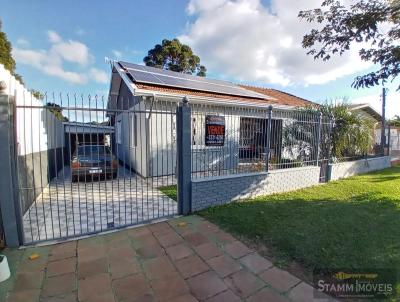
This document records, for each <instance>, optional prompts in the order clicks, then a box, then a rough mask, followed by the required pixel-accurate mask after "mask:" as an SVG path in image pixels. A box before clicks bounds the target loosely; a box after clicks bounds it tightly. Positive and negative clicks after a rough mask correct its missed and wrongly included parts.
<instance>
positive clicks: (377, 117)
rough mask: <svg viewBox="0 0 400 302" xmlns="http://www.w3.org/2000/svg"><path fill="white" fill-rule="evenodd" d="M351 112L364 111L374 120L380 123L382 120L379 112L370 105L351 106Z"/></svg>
mask: <svg viewBox="0 0 400 302" xmlns="http://www.w3.org/2000/svg"><path fill="white" fill-rule="evenodd" d="M349 108H350V111H363V112H365V113H367V114H368V115H370V116H371V117H372V118H373V119H375V120H376V121H378V122H380V121H381V120H382V116H381V114H380V113H379V112H377V111H376V110H375V109H374V108H372V107H371V106H370V105H369V104H366V103H365V104H350V105H349Z"/></svg>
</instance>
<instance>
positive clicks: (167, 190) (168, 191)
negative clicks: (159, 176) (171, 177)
mask: <svg viewBox="0 0 400 302" xmlns="http://www.w3.org/2000/svg"><path fill="white" fill-rule="evenodd" d="M157 189H158V190H160V191H161V192H162V193H164V194H165V195H167V196H168V197H169V198H171V199H173V200H177V199H178V197H177V192H176V185H171V186H165V187H159V188H157Z"/></svg>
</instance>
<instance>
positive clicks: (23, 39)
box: [17, 38, 30, 47]
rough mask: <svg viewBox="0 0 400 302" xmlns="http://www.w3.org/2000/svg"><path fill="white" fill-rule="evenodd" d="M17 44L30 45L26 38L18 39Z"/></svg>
mask: <svg viewBox="0 0 400 302" xmlns="http://www.w3.org/2000/svg"><path fill="white" fill-rule="evenodd" d="M17 44H18V45H19V46H21V47H28V46H29V45H30V43H29V41H28V40H26V39H25V38H19V39H17Z"/></svg>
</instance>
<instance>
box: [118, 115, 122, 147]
mask: <svg viewBox="0 0 400 302" xmlns="http://www.w3.org/2000/svg"><path fill="white" fill-rule="evenodd" d="M117 144H119V145H121V144H122V127H121V121H117Z"/></svg>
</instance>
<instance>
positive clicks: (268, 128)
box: [265, 105, 272, 172]
mask: <svg viewBox="0 0 400 302" xmlns="http://www.w3.org/2000/svg"><path fill="white" fill-rule="evenodd" d="M267 119H268V120H267V141H266V144H265V171H266V172H268V170H269V149H270V145H271V127H272V106H271V105H270V106H268V110H267Z"/></svg>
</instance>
